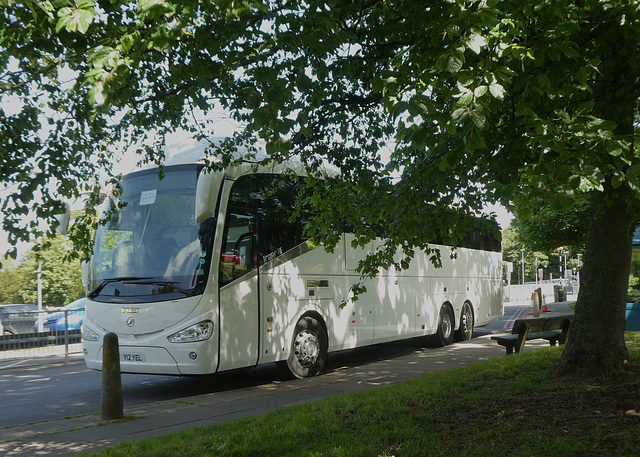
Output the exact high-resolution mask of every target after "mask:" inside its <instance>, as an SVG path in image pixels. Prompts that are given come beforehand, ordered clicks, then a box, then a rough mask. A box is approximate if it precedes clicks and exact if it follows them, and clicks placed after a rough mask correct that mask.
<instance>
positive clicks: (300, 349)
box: [287, 317, 329, 378]
mask: <svg viewBox="0 0 640 457" xmlns="http://www.w3.org/2000/svg"><path fill="white" fill-rule="evenodd" d="M328 347H329V343H328V337H327V331H326V330H325V329H324V327H323V326H322V325H321V324H320V323H319V322H318V321H317V320H316V319H314V318H313V317H303V318H301V319H300V320H299V321H298V323H297V324H296V329H295V331H294V332H293V339H292V341H291V351H290V354H289V358H288V359H287V371H289V373H290V374H291V375H292V376H294V377H296V378H309V377H311V376H315V375H317V374H318V373H320V370H322V367H324V364H325V363H326V361H327V350H328Z"/></svg>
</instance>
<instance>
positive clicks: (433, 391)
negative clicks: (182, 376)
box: [95, 333, 640, 457]
mask: <svg viewBox="0 0 640 457" xmlns="http://www.w3.org/2000/svg"><path fill="white" fill-rule="evenodd" d="M627 338H628V341H627V344H628V347H629V350H630V352H631V361H632V365H631V366H630V367H628V368H627V369H625V370H624V371H621V372H620V373H617V374H616V375H614V376H609V377H606V378H605V377H603V378H598V379H588V380H585V379H573V380H568V381H567V380H565V381H563V382H558V381H553V380H550V379H548V377H547V372H548V370H549V368H550V367H551V366H552V365H553V364H554V362H555V361H556V360H557V359H558V357H559V356H560V351H561V350H562V349H561V348H559V347H555V348H549V349H540V350H537V351H531V352H526V353H523V354H518V355H515V356H510V357H502V358H499V359H494V360H490V361H486V362H479V363H475V364H472V365H468V366H465V367H461V368H455V369H451V370H447V371H441V372H436V373H433V374H427V375H424V376H422V377H420V378H418V379H414V380H411V381H406V382H403V383H399V384H395V385H393V386H388V387H381V388H376V389H371V390H368V391H366V392H364V393H362V394H357V395H343V396H339V397H334V398H330V399H327V400H323V401H320V402H317V403H312V404H308V405H303V406H298V407H292V408H287V409H283V410H279V411H276V412H274V413H270V414H265V415H262V416H256V417H251V418H247V419H243V420H239V421H235V422H230V423H226V424H222V425H219V426H213V427H208V428H200V429H192V430H188V431H185V432H181V433H176V434H172V435H166V436H163V437H159V438H154V439H149V440H145V441H140V442H135V443H124V444H121V445H118V446H115V447H112V448H108V449H105V450H103V451H102V452H100V453H98V454H95V455H97V456H101V457H106V456H112V457H115V456H121V457H137V456H154V457H160V456H167V457H180V456H184V457H187V456H193V457H202V456H252V457H253V456H310V457H321V456H371V457H390V456H396V457H401V456H508V455H518V456H556V455H557V456H560V455H571V456H637V455H640V334H636V333H629V334H628V336H627Z"/></svg>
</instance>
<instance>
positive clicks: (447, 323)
mask: <svg viewBox="0 0 640 457" xmlns="http://www.w3.org/2000/svg"><path fill="white" fill-rule="evenodd" d="M435 340H436V344H437V345H438V346H447V345H449V344H451V343H453V311H451V308H450V307H449V306H447V305H445V306H443V307H442V308H440V315H439V316H438V331H437V332H436V337H435Z"/></svg>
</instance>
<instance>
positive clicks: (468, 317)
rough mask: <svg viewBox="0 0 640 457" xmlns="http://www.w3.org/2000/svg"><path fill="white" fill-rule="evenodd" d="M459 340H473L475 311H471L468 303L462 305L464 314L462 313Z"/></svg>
mask: <svg viewBox="0 0 640 457" xmlns="http://www.w3.org/2000/svg"><path fill="white" fill-rule="evenodd" d="M458 338H459V339H460V340H461V341H467V340H470V339H471V338H473V310H472V309H471V305H470V304H469V303H466V302H465V304H464V305H462V312H461V313H460V330H458Z"/></svg>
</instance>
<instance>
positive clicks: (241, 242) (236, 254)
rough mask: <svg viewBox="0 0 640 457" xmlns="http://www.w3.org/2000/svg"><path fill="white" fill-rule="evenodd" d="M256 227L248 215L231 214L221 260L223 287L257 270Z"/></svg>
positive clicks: (251, 217)
mask: <svg viewBox="0 0 640 457" xmlns="http://www.w3.org/2000/svg"><path fill="white" fill-rule="evenodd" d="M254 227H255V223H254V218H253V216H251V215H249V214H246V213H245V214H242V213H233V212H232V213H230V214H229V216H228V222H227V227H226V229H225V236H224V244H223V246H222V258H221V259H220V282H221V284H222V285H225V284H228V283H230V282H231V281H233V280H234V279H236V278H239V277H240V276H242V275H244V274H246V273H248V272H249V271H251V270H253V269H254V268H255V262H254V254H253V250H254V242H253V240H254V238H255V237H254Z"/></svg>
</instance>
